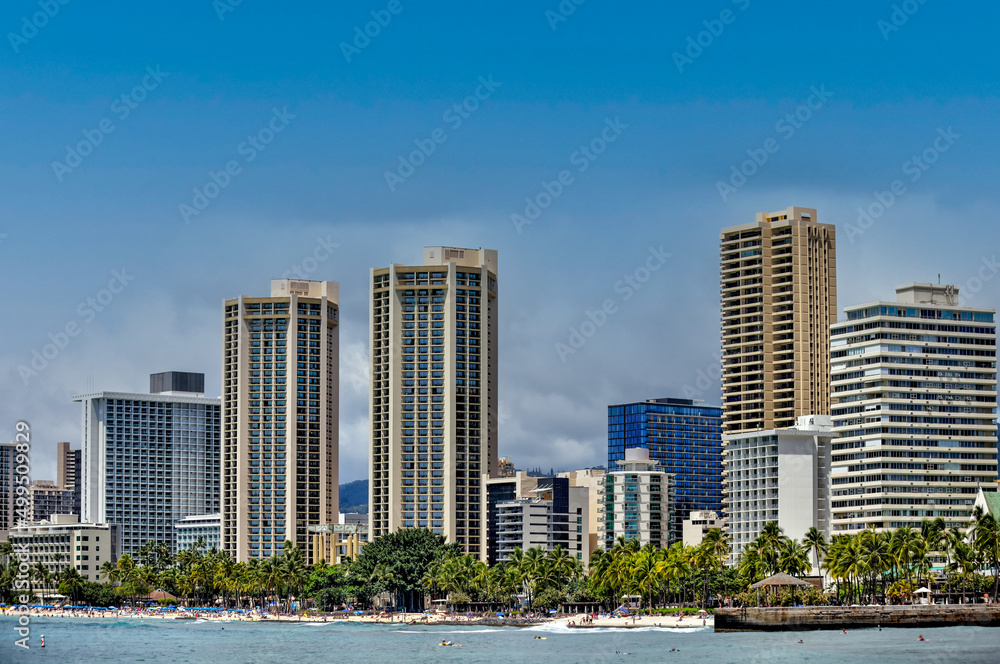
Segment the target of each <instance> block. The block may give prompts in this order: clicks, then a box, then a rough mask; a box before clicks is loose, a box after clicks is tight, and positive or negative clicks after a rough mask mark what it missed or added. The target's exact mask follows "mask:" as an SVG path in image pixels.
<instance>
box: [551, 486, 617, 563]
mask: <svg viewBox="0 0 1000 664" xmlns="http://www.w3.org/2000/svg"><path fill="white" fill-rule="evenodd" d="M606 474H607V471H606V470H605V469H604V468H583V469H581V470H569V471H566V472H562V473H557V474H556V477H565V478H567V479H568V480H569V485H570V487H585V488H586V489H587V495H588V496H589V499H590V506H589V507H588V509H587V512H588V514H589V515H590V521H589V523H587V524H585V525H586V528H584V529H583V530H584V532H586V533H589V534H590V548H589V550H590V551H592V552H593V551H597V549H599V548H601V547H602V546H603V545H604V543H603V542H601V541H600V536H599V534H598V531H599V530H600V526H599V524H598V518H597V515H598V509H599V508H600V506H601V490H602V489H603V488H604V481H605V480H604V476H605V475H606ZM583 562H584V564H585V565H586V564H589V562H590V560H589V559H587V560H584V561H583Z"/></svg>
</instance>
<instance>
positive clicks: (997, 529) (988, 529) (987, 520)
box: [972, 511, 1000, 600]
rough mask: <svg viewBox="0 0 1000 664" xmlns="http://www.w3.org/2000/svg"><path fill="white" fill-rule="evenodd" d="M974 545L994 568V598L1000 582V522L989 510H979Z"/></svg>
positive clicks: (975, 525)
mask: <svg viewBox="0 0 1000 664" xmlns="http://www.w3.org/2000/svg"><path fill="white" fill-rule="evenodd" d="M972 532H973V547H974V548H975V551H976V553H977V554H978V555H979V556H982V558H983V560H985V561H986V562H987V563H988V564H989V565H990V566H991V567H992V568H993V598H994V600H995V599H996V597H997V589H998V584H1000V523H998V522H997V520H996V518H995V517H994V516H993V515H992V514H990V513H989V512H988V511H987V512H977V514H976V517H975V523H974V525H973V527H972Z"/></svg>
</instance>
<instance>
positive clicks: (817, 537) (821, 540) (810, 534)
mask: <svg viewBox="0 0 1000 664" xmlns="http://www.w3.org/2000/svg"><path fill="white" fill-rule="evenodd" d="M802 544H803V545H804V546H806V547H807V548H808V549H810V550H811V551H812V554H813V569H814V570H816V572H817V573H818V572H819V569H820V562H821V561H820V554H823V555H826V538H825V537H824V536H823V532H822V531H821V530H820V529H819V528H817V527H816V526H813V527H812V528H810V529H809V530H808V531H806V534H805V536H804V537H803V538H802Z"/></svg>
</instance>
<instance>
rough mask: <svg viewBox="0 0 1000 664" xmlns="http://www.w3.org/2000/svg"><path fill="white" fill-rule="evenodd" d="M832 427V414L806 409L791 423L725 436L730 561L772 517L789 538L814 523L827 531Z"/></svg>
mask: <svg viewBox="0 0 1000 664" xmlns="http://www.w3.org/2000/svg"><path fill="white" fill-rule="evenodd" d="M832 429H833V426H832V421H831V419H830V416H829V415H803V416H801V417H799V418H797V420H796V424H795V426H794V427H789V428H787V429H770V430H767V431H753V432H748V433H738V434H729V435H725V436H723V437H722V444H723V445H724V446H725V450H726V451H725V453H724V462H723V463H724V464H725V468H726V470H725V479H724V484H725V487H726V500H725V503H726V533H727V534H728V535H729V542H730V545H731V546H732V553H731V555H730V559H729V560H730V562H731V563H735V561H736V560H738V559H739V557H740V555H741V554H742V553H743V550H744V549H745V548H746V546H747V545H748V544H750V542H752V541H753V540H754V539H756V538H757V535H759V534H760V532H761V530H763V528H764V525H765V524H767V523H768V522H771V521H774V522H776V523H777V524H778V527H780V528H781V529H782V530H783V531H784V534H785V535H786V536H787V537H789V538H791V539H796V540H801V539H802V538H803V536H805V534H806V533H807V532H808V531H809V529H810V528H817V529H818V530H819V531H820V532H822V533H823V535H824V536H829V534H830V448H831V445H832V443H831V441H832V440H833V439H834V438H836V434H835V433H833V431H832Z"/></svg>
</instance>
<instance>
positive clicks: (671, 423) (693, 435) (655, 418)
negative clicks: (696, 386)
mask: <svg viewBox="0 0 1000 664" xmlns="http://www.w3.org/2000/svg"><path fill="white" fill-rule="evenodd" d="M633 447H644V448H646V449H648V450H649V458H650V460H652V461H656V462H657V463H658V464H659V466H660V468H661V469H662V470H664V471H665V472H667V473H670V474H671V475H673V476H674V489H675V501H676V502H675V505H674V509H673V514H672V519H671V524H670V536H669V541H670V542H675V541H677V540H680V539H681V535H682V532H683V524H684V519H686V518H687V517H688V515H689V514H690V513H691V512H692V511H704V510H710V511H713V512H718V513H721V512H722V408H721V407H719V406H705V405H702V404H700V403H695V401H694V400H692V399H672V398H664V399H649V400H647V401H637V402H634V403H626V404H619V405H614V406H608V468H609V469H614V468H617V466H618V465H619V464H618V462H619V461H624V460H625V450H626V449H630V448H633Z"/></svg>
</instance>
